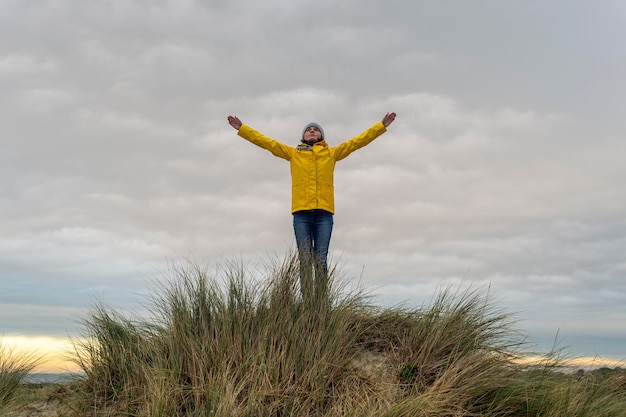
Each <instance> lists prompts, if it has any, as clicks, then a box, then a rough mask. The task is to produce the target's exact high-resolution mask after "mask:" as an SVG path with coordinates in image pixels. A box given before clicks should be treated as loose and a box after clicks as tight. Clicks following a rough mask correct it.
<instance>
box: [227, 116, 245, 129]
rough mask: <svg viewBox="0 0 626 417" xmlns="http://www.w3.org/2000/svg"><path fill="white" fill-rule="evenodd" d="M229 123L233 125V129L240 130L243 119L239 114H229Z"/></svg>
mask: <svg viewBox="0 0 626 417" xmlns="http://www.w3.org/2000/svg"><path fill="white" fill-rule="evenodd" d="M228 124H229V125H231V126H232V127H233V129H237V130H239V128H240V127H241V125H242V124H243V123H241V120H239V117H237V116H228Z"/></svg>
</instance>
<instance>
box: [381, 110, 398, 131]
mask: <svg viewBox="0 0 626 417" xmlns="http://www.w3.org/2000/svg"><path fill="white" fill-rule="evenodd" d="M394 120H396V114H395V113H394V112H391V113H387V114H386V115H385V117H383V120H382V122H383V125H385V127H389V125H390V124H391V122H393V121H394Z"/></svg>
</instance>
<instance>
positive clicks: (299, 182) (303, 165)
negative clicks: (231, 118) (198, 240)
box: [238, 122, 387, 213]
mask: <svg viewBox="0 0 626 417" xmlns="http://www.w3.org/2000/svg"><path fill="white" fill-rule="evenodd" d="M386 131H387V129H386V128H385V126H384V125H383V123H382V122H378V123H376V124H375V125H374V126H372V127H370V128H369V129H367V130H366V131H365V132H363V133H361V134H360V135H358V136H355V137H353V138H352V139H350V140H347V141H345V142H343V143H342V144H340V145H337V146H333V147H329V146H328V144H327V143H326V142H325V141H321V142H317V143H315V144H314V145H312V146H309V145H307V144H305V143H301V144H300V145H298V146H297V147H292V146H288V145H285V144H284V143H280V142H278V141H276V140H274V139H272V138H269V137H267V136H265V135H263V134H262V133H259V132H258V131H256V130H254V129H252V128H251V127H250V126H247V125H245V124H244V125H241V127H240V128H239V132H238V135H239V136H241V137H242V138H244V139H246V140H248V141H250V142H252V143H254V144H255V145H257V146H260V147H261V148H263V149H267V150H268V151H270V152H271V153H272V154H273V155H275V156H277V157H279V158H283V159H286V160H287V161H289V163H290V165H291V212H292V213H295V212H296V211H300V210H312V209H322V210H326V211H328V212H330V213H334V212H335V191H334V181H333V174H334V171H335V163H336V162H337V161H341V160H342V159H344V158H346V157H347V156H348V155H350V154H351V153H352V152H354V151H356V150H357V149H359V148H362V147H363V146H365V145H367V144H369V143H370V142H372V141H373V140H374V139H376V138H377V137H379V136H380V135H382V134H383V133H385V132H386Z"/></svg>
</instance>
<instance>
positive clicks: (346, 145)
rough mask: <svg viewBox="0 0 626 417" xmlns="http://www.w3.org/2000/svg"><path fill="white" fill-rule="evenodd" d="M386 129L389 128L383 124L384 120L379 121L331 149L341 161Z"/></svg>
mask: <svg viewBox="0 0 626 417" xmlns="http://www.w3.org/2000/svg"><path fill="white" fill-rule="evenodd" d="M386 131H387V129H386V128H385V125H383V122H378V123H376V124H375V125H374V126H372V127H370V128H369V129H367V130H366V131H365V132H363V133H361V134H360V135H358V136H355V137H353V138H352V139H350V140H347V141H345V142H343V143H342V144H340V145H337V146H335V147H333V148H331V150H332V152H333V153H334V154H335V159H336V160H337V161H341V160H342V159H344V158H346V157H347V156H348V155H350V154H351V153H352V152H354V151H356V150H357V149H360V148H362V147H364V146H365V145H368V144H369V143H370V142H372V141H373V140H374V139H376V138H377V137H379V136H380V135H382V134H383V133H385V132H386Z"/></svg>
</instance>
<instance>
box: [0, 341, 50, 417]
mask: <svg viewBox="0 0 626 417" xmlns="http://www.w3.org/2000/svg"><path fill="white" fill-rule="evenodd" d="M40 360H41V359H40V358H39V357H37V356H35V355H33V354H29V353H18V352H16V350H15V348H14V347H12V346H7V345H5V344H3V342H2V339H0V413H3V412H4V411H5V410H8V409H10V408H11V407H12V406H13V405H15V403H16V402H18V401H19V392H20V391H19V387H20V384H22V383H23V382H24V381H25V380H26V377H27V376H28V374H29V373H30V372H31V371H32V370H33V369H34V368H35V367H36V366H37V365H38V364H39V362H40ZM0 415H2V414H0Z"/></svg>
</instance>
